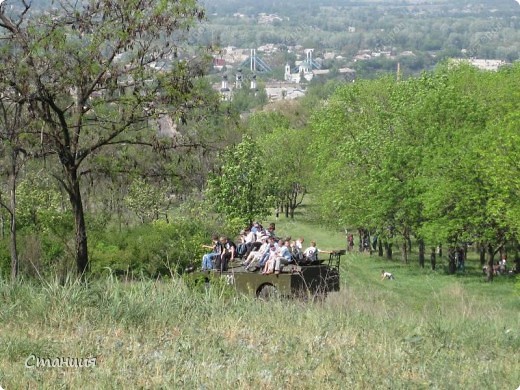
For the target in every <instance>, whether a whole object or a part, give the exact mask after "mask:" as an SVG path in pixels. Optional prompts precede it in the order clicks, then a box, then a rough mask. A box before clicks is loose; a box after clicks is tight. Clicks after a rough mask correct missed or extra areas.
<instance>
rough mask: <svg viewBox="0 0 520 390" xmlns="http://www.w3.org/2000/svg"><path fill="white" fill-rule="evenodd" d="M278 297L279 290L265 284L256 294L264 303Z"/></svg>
mask: <svg viewBox="0 0 520 390" xmlns="http://www.w3.org/2000/svg"><path fill="white" fill-rule="evenodd" d="M277 296H278V290H277V289H276V287H275V286H273V285H272V284H264V285H262V286H261V287H260V288H259V289H258V291H257V292H256V297H257V298H258V299H262V300H264V301H268V300H270V299H273V298H276V297H277Z"/></svg>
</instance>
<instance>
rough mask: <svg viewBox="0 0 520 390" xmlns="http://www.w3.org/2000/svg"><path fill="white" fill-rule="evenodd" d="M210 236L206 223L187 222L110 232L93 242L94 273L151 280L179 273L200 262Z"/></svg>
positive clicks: (151, 224) (142, 226)
mask: <svg viewBox="0 0 520 390" xmlns="http://www.w3.org/2000/svg"><path fill="white" fill-rule="evenodd" d="M209 235H210V233H209V232H208V231H207V229H206V228H205V226H203V224H201V223H200V222H199V221H195V220H188V219H179V220H177V221H175V222H174V223H166V222H164V221H156V222H154V223H150V224H145V225H139V226H137V227H135V228H132V229H130V230H128V231H124V232H107V234H106V235H105V236H104V238H98V239H97V240H96V241H95V242H92V243H91V253H90V256H91V269H92V272H93V274H100V273H104V272H107V271H110V272H113V273H115V274H125V273H126V274H130V275H134V276H138V275H145V276H151V277H157V276H160V275H170V274H172V273H177V272H179V271H181V270H182V269H184V268H185V267H186V266H187V265H188V264H191V263H193V262H198V261H199V259H200V258H201V256H202V253H201V249H200V244H201V243H202V242H205V241H207V240H208V236H209Z"/></svg>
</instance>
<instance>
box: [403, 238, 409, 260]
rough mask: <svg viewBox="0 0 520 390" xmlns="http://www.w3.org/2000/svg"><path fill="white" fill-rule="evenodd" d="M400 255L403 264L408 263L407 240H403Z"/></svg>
mask: <svg viewBox="0 0 520 390" xmlns="http://www.w3.org/2000/svg"><path fill="white" fill-rule="evenodd" d="M401 256H402V259H403V262H404V263H405V264H408V240H406V239H404V240H403V245H402V247H401Z"/></svg>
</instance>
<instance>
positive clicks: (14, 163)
mask: <svg viewBox="0 0 520 390" xmlns="http://www.w3.org/2000/svg"><path fill="white" fill-rule="evenodd" d="M1 76H2V75H1V73H0V79H2V77H1ZM11 92H12V91H11ZM27 115H28V113H27V107H26V106H25V104H24V102H23V99H22V98H20V97H19V96H17V94H10V93H9V88H8V87H7V86H6V85H3V83H2V82H1V81H0V161H2V162H3V163H2V168H3V169H1V170H0V175H1V176H5V177H6V178H7V181H6V182H7V186H6V187H5V188H1V187H0V207H2V208H4V209H5V210H6V211H7V213H8V214H9V237H10V238H9V242H10V244H9V251H10V256H11V280H12V281H14V280H16V278H17V276H18V270H19V263H18V249H17V234H16V233H17V218H16V209H17V204H16V190H17V180H18V174H19V172H20V169H21V167H22V165H23V163H24V161H25V160H26V157H27V150H26V148H27V146H24V141H23V140H24V139H25V140H26V141H27V138H28V137H27V134H24V133H27V129H26V126H27V119H28V118H27ZM25 144H26V145H28V143H27V142H26V143H25ZM4 190H5V193H7V196H2V195H5V194H4Z"/></svg>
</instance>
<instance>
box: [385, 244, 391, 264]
mask: <svg viewBox="0 0 520 390" xmlns="http://www.w3.org/2000/svg"><path fill="white" fill-rule="evenodd" d="M385 252H386V258H387V259H388V260H392V243H391V242H385Z"/></svg>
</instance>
